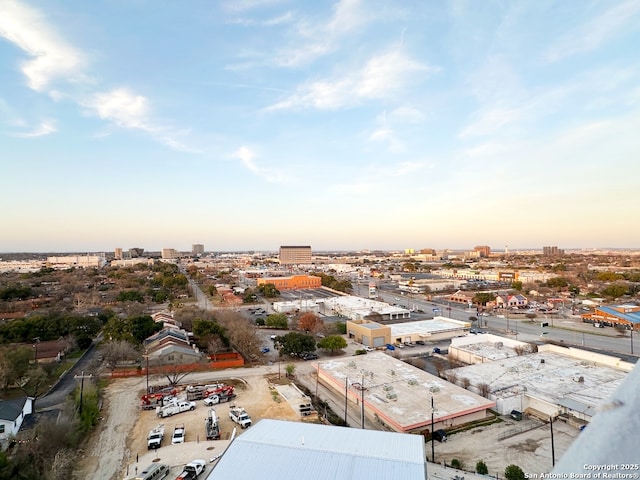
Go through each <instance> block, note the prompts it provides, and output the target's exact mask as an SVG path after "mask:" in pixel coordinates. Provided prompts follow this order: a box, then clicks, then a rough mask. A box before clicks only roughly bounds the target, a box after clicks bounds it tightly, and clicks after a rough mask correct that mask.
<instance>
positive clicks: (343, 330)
mask: <svg viewBox="0 0 640 480" xmlns="http://www.w3.org/2000/svg"><path fill="white" fill-rule="evenodd" d="M335 327H336V332H338V333H340V334H342V335H346V334H347V324H346V323H344V322H336V323H335Z"/></svg>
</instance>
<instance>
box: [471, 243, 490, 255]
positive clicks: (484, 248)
mask: <svg viewBox="0 0 640 480" xmlns="http://www.w3.org/2000/svg"><path fill="white" fill-rule="evenodd" d="M473 250H474V251H476V252H479V253H480V256H481V257H489V256H491V247H488V246H487V245H479V246H477V247H474V248H473Z"/></svg>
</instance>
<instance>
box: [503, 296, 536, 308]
mask: <svg viewBox="0 0 640 480" xmlns="http://www.w3.org/2000/svg"><path fill="white" fill-rule="evenodd" d="M528 303H529V301H528V300H527V297H525V296H524V295H522V294H520V293H518V294H516V295H511V294H508V293H501V294H498V295H497V296H496V299H495V304H496V307H498V308H524V307H526V306H527V304H528Z"/></svg>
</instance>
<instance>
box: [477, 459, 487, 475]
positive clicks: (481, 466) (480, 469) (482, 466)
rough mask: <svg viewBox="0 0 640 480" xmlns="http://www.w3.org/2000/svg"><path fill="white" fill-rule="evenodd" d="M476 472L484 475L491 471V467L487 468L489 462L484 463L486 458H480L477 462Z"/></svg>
mask: <svg viewBox="0 0 640 480" xmlns="http://www.w3.org/2000/svg"><path fill="white" fill-rule="evenodd" d="M476 473H480V474H482V475H486V474H488V473H489V469H488V468H487V464H486V463H484V460H478V463H476Z"/></svg>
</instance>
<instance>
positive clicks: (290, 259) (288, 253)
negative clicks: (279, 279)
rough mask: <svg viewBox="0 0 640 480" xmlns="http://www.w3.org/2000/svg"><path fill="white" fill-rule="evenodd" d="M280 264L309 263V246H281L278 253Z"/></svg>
mask: <svg viewBox="0 0 640 480" xmlns="http://www.w3.org/2000/svg"><path fill="white" fill-rule="evenodd" d="M278 257H279V259H280V264H281V265H303V264H310V263H311V247H310V246H308V245H307V246H282V247H280V253H279V255H278Z"/></svg>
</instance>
